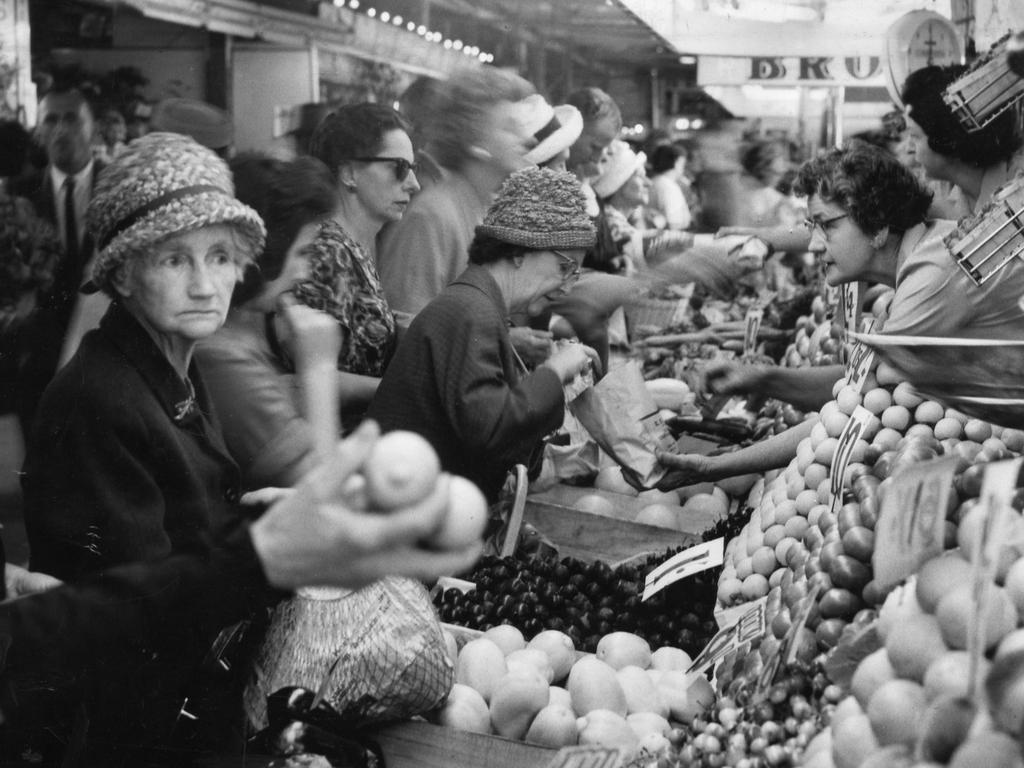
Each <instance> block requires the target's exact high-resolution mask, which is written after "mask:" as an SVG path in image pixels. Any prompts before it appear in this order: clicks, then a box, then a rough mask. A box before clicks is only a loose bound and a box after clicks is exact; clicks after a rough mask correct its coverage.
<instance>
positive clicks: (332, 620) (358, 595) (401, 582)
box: [243, 576, 455, 730]
mask: <svg viewBox="0 0 1024 768" xmlns="http://www.w3.org/2000/svg"><path fill="white" fill-rule="evenodd" d="M454 678H455V665H454V662H453V661H452V659H451V658H450V657H449V656H448V652H447V650H446V647H445V642H444V636H443V634H442V630H441V624H440V621H439V620H438V617H437V613H436V611H435V610H434V606H433V605H432V604H431V602H430V597H429V595H428V594H427V590H426V589H425V588H424V586H423V585H422V584H421V583H420V582H418V581H416V580H414V579H410V578H405V577H398V576H388V577H386V578H383V579H380V580H379V581H375V582H373V583H372V584H369V585H368V586H365V587H363V588H362V589H359V590H356V591H354V592H345V591H343V590H337V589H327V588H314V589H303V590H300V591H299V592H298V593H296V595H295V597H293V598H291V599H289V600H286V601H284V602H282V603H280V604H279V605H278V606H277V607H275V608H274V611H273V614H272V615H271V618H270V624H269V626H268V628H267V632H266V635H265V636H264V639H263V643H262V644H261V646H260V647H259V649H258V650H257V651H256V653H255V655H254V658H253V661H252V669H251V674H250V675H249V680H248V682H247V684H246V688H245V693H244V696H243V700H244V706H245V711H246V715H247V718H248V720H249V724H250V725H251V726H252V727H253V728H255V729H256V730H260V729H263V728H265V727H267V725H268V718H267V708H266V701H267V697H268V696H269V695H271V694H273V693H274V692H276V691H279V690H280V689H282V688H288V687H300V688H305V689H308V690H323V691H324V695H323V700H324V701H325V702H326V703H327V704H329V705H330V706H331V707H332V708H333V709H334V710H335V711H336V712H337V713H338V714H339V715H340V716H341V717H342V718H343V719H344V720H348V721H351V722H358V723H366V722H374V721H383V720H398V719H408V718H411V717H413V716H415V715H418V714H421V713H423V712H426V711H428V710H430V709H433V708H434V707H436V706H438V705H439V704H440V703H441V702H443V701H444V699H445V697H447V695H448V692H449V691H450V690H451V688H452V685H453V683H454Z"/></svg>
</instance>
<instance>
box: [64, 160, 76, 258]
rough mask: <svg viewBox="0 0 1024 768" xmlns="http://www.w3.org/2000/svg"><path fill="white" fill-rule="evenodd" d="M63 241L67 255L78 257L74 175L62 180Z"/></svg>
mask: <svg viewBox="0 0 1024 768" xmlns="http://www.w3.org/2000/svg"><path fill="white" fill-rule="evenodd" d="M64 242H65V246H66V248H65V249H66V251H67V256H68V258H69V259H71V260H77V259H78V224H77V222H76V221H75V177H74V176H68V177H67V178H66V179H65V180H64Z"/></svg>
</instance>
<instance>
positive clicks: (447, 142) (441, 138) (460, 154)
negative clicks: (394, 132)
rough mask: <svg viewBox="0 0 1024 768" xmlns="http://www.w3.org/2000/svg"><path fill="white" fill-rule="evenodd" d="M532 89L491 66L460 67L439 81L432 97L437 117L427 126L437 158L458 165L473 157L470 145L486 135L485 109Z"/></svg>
mask: <svg viewBox="0 0 1024 768" xmlns="http://www.w3.org/2000/svg"><path fill="white" fill-rule="evenodd" d="M534 92H535V89H534V87H533V85H531V84H530V83H529V82H528V81H527V80H524V79H523V78H521V77H520V76H519V75H516V74H513V73H511V72H506V71H505V70H502V69H495V68H494V67H480V68H479V69H466V70H462V71H459V72H457V73H456V74H455V75H453V76H452V78H451V79H450V80H448V81H446V82H444V83H440V84H439V85H438V87H437V92H436V93H435V95H434V99H433V101H432V106H433V107H434V109H435V110H436V112H435V117H436V119H435V120H434V121H432V124H431V125H430V126H429V127H428V128H427V138H428V139H429V140H430V142H431V146H433V148H434V156H435V157H436V158H437V162H438V163H440V164H441V165H443V166H444V167H445V168H453V169H459V168H461V167H462V166H463V165H465V163H466V162H467V161H468V160H469V159H471V158H472V157H473V153H472V148H473V147H474V146H478V145H479V144H480V143H481V142H483V141H484V139H485V138H486V137H485V136H484V134H483V132H484V131H487V130H489V128H488V121H487V119H486V118H487V115H488V113H490V111H491V110H492V109H494V107H496V106H498V105H499V104H501V103H502V102H506V101H511V102H516V101H521V100H522V99H525V98H526V97H527V96H530V95H531V94H533V93H534Z"/></svg>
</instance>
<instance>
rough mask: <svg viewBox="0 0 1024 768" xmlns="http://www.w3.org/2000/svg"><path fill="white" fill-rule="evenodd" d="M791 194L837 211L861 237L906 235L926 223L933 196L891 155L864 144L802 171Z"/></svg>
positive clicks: (824, 157)
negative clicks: (844, 214) (884, 233)
mask: <svg viewBox="0 0 1024 768" xmlns="http://www.w3.org/2000/svg"><path fill="white" fill-rule="evenodd" d="M794 191H795V192H796V193H797V194H798V195H806V196H807V197H810V196H811V195H818V196H819V197H821V198H822V199H824V200H827V201H829V202H831V203H835V204H836V205H839V206H840V207H841V208H842V209H843V210H844V211H846V212H847V214H848V215H849V216H850V218H851V219H852V220H853V222H854V223H855V224H856V225H857V226H858V227H860V228H861V229H862V230H863V231H864V232H867V233H869V234H874V233H876V232H879V231H881V230H882V229H884V228H885V227H888V228H889V230H890V231H892V232H895V233H900V232H906V231H907V230H908V229H910V228H911V227H914V226H916V225H918V224H920V223H921V222H923V221H924V220H925V217H926V214H927V213H928V206H929V205H931V202H932V193H931V192H929V191H928V190H927V189H926V188H925V187H924V185H922V184H921V182H920V181H918V180H917V178H916V177H915V176H914V174H913V173H911V172H910V170H909V169H907V168H906V167H905V166H904V165H903V164H902V163H900V161H899V160H897V159H896V157H895V156H893V155H892V153H890V152H887V151H885V150H884V149H880V148H878V147H875V146H873V145H871V144H867V143H865V142H860V141H857V142H853V143H851V144H850V145H849V146H847V147H844V148H842V149H831V150H829V151H828V152H826V153H825V154H823V155H821V156H819V157H816V158H814V159H813V160H808V161H807V162H806V163H804V164H803V165H802V166H801V167H800V172H799V173H798V174H797V178H796V183H795V184H794Z"/></svg>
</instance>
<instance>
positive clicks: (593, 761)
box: [547, 744, 623, 768]
mask: <svg viewBox="0 0 1024 768" xmlns="http://www.w3.org/2000/svg"><path fill="white" fill-rule="evenodd" d="M622 759H623V758H622V752H621V751H620V750H618V749H616V748H614V747H601V746H598V745H597V744H584V745H581V746H576V747H562V748H561V749H560V750H558V754H556V755H555V756H554V758H553V759H552V760H551V762H550V763H548V765H547V768H619V766H620V765H622Z"/></svg>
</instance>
